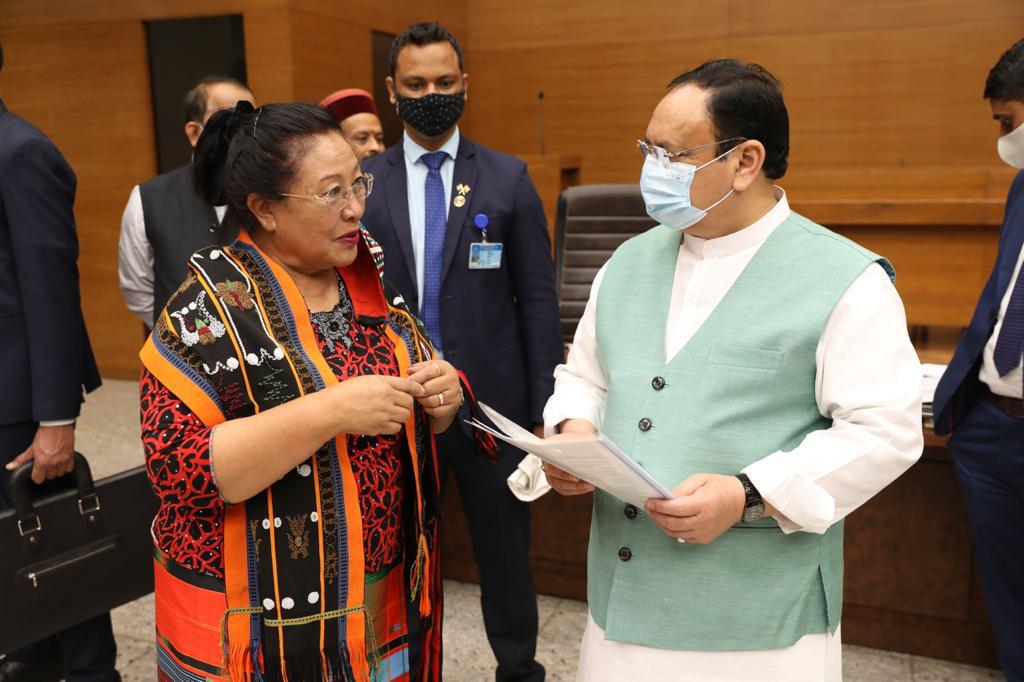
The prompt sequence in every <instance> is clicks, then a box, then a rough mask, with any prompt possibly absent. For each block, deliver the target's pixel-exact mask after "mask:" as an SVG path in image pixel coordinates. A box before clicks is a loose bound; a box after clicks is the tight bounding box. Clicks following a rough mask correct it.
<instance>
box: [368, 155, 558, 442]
mask: <svg viewBox="0 0 1024 682" xmlns="http://www.w3.org/2000/svg"><path fill="white" fill-rule="evenodd" d="M363 167H364V169H365V170H366V171H367V172H369V173H372V174H373V176H374V186H373V192H372V194H371V195H370V196H369V197H368V198H367V200H366V213H365V214H364V215H363V224H364V225H365V226H366V228H367V229H368V230H369V231H370V232H371V233H372V234H373V236H374V238H375V239H376V240H377V241H378V242H380V245H381V247H382V248H383V249H384V277H385V279H387V280H388V281H389V282H390V283H391V284H392V285H393V286H394V287H395V288H396V289H397V290H398V291H399V292H401V294H402V296H403V297H404V298H405V300H406V301H407V302H408V303H409V306H410V308H411V309H412V310H419V297H418V292H417V287H416V264H415V261H414V259H413V251H412V233H411V231H410V226H409V197H408V191H407V188H406V172H405V156H404V152H403V148H402V144H401V143H399V144H397V145H395V146H393V147H391V148H390V149H387V150H386V151H384V152H383V153H381V154H378V155H376V156H374V157H371V158H370V159H367V160H366V161H364V162H363ZM459 185H467V186H469V188H470V190H469V192H468V193H467V194H466V195H465V196H466V203H465V205H463V206H461V207H459V206H456V205H455V204H454V203H451V204H450V205H449V208H448V223H447V231H446V232H445V243H444V261H443V270H442V280H441V294H440V298H441V300H440V311H441V337H442V338H441V345H442V347H443V348H444V355H445V359H446V360H448V361H449V362H451V363H452V364H453V365H454V366H455V367H456V368H457V369H460V370H462V371H464V372H465V373H466V376H467V377H468V379H469V382H470V384H471V385H472V387H473V391H474V393H475V394H476V397H477V398H478V399H480V400H482V401H483V402H485V403H487V404H488V405H491V406H492V407H494V408H495V409H497V410H498V411H499V412H501V413H502V414H504V415H505V416H507V417H509V418H510V419H512V420H514V421H516V422H517V423H518V424H520V425H522V426H525V427H527V428H529V427H530V426H532V424H535V423H541V422H542V421H543V417H542V415H543V411H544V404H545V403H546V402H547V400H548V398H549V397H550V396H551V393H552V392H553V390H554V377H553V372H554V369H555V366H556V365H557V364H558V363H560V362H561V361H562V340H561V331H560V328H559V317H558V296H557V294H556V292H555V277H554V266H553V264H552V260H551V240H550V238H549V237H548V231H547V221H546V219H545V218H544V208H543V206H542V205H541V201H540V197H539V196H538V195H537V190H536V188H534V186H533V182H532V181H531V180H530V176H529V174H528V173H527V171H526V164H525V163H523V162H522V161H521V160H519V159H516V158H515V157H513V156H509V155H508V154H502V153H500V152H496V151H494V150H492V149H488V148H487V147H485V146H483V145H480V144H476V143H474V142H471V141H469V140H467V139H466V138H465V137H464V136H463V137H462V138H461V140H460V142H459V151H458V155H457V157H456V159H455V173H454V177H453V180H452V196H453V197H454V196H457V192H456V187H458V186H459ZM451 200H452V198H449V201H451ZM481 213H482V214H484V215H486V216H487V219H488V221H489V225H488V227H487V240H488V241H489V242H492V243H494V242H501V243H502V244H504V247H503V254H502V259H501V268H500V269H496V270H470V269H469V245H470V244H471V243H473V242H479V241H481V235H480V230H478V229H476V227H474V225H473V218H474V217H475V216H477V215H478V214H481Z"/></svg>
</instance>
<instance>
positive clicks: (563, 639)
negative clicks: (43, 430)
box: [77, 381, 1004, 682]
mask: <svg viewBox="0 0 1024 682" xmlns="http://www.w3.org/2000/svg"><path fill="white" fill-rule="evenodd" d="M77 445H78V449H79V450H80V451H81V452H83V453H85V454H86V456H88V457H89V461H90V463H91V464H92V469H93V473H94V474H95V475H96V476H97V477H103V476H108V475H110V474H112V473H116V472H118V471H122V470H124V469H126V468H130V467H134V466H139V465H141V464H142V452H141V447H140V445H139V421H138V402H137V396H136V385H135V383H134V382H129V381H107V382H106V383H105V385H104V386H103V387H102V388H100V389H99V390H98V391H96V392H95V393H93V394H91V395H90V396H89V400H88V401H87V402H86V405H85V407H84V409H83V412H82V417H81V419H79V423H78V429H77ZM445 602H446V603H445V630H444V646H445V660H444V669H445V680H446V681H447V682H485V681H486V680H489V679H493V667H494V659H493V657H492V655H491V652H490V649H489V647H488V645H487V638H486V636H485V635H484V627H483V620H482V618H481V616H480V606H479V604H480V601H479V590H478V588H477V586H476V585H471V584H466V583H455V582H448V583H446V585H445ZM538 607H539V610H540V637H539V641H538V645H537V658H538V660H539V661H540V662H541V663H543V664H544V666H545V668H547V671H548V680H550V681H551V682H563V681H571V680H574V679H575V670H576V657H577V654H578V652H579V642H580V637H581V636H582V634H583V627H584V624H585V622H586V613H587V612H586V604H584V603H582V602H577V601H572V600H568V599H557V598H555V597H546V596H541V597H540V599H539V603H538ZM113 617H114V632H115V634H116V635H117V641H118V668H119V670H120V671H121V674H122V676H123V677H124V680H125V682H151V681H152V680H153V679H154V678H155V669H154V665H155V662H154V656H155V654H154V651H153V643H152V640H153V596H152V595H149V596H148V597H144V598H142V599H140V600H138V601H136V602H133V603H131V604H128V605H126V606H123V607H121V608H119V609H117V610H115V611H114V614H113ZM752 679H756V678H752ZM843 679H844V680H845V682H983V681H984V682H998V681H1001V680H1004V678H1003V676H1002V674H1001V673H999V672H998V671H995V670H988V669H985V668H975V667H971V666H964V665H958V664H955V663H948V662H946V661H939V660H935V659H930V658H922V657H920V656H911V655H909V654H899V653H893V652H889V651H881V650H878V649H866V648H864V647H858V646H852V645H844V646H843Z"/></svg>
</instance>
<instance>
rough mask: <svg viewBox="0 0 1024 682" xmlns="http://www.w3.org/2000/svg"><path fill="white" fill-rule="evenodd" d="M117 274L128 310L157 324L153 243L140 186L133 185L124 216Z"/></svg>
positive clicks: (149, 323) (146, 321)
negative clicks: (154, 303)
mask: <svg viewBox="0 0 1024 682" xmlns="http://www.w3.org/2000/svg"><path fill="white" fill-rule="evenodd" d="M117 251H118V258H117V277H118V280H119V282H120V285H121V296H122V297H124V302H125V305H127V306H128V310H130V311H132V312H133V313H135V315H136V316H137V317H138V318H139V319H140V320H142V321H143V322H145V323H146V325H147V326H149V327H152V326H153V245H152V244H150V243H149V239H147V238H146V222H145V219H144V218H143V214H142V194H141V193H140V192H139V186H138V185H136V186H135V187H133V188H132V192H131V194H130V195H128V204H127V205H126V206H125V207H124V214H123V215H122V216H121V236H120V238H119V239H118V244H117Z"/></svg>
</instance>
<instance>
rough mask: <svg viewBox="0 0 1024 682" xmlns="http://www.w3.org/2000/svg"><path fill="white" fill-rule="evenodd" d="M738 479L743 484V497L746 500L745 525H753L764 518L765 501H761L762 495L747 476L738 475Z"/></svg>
mask: <svg viewBox="0 0 1024 682" xmlns="http://www.w3.org/2000/svg"><path fill="white" fill-rule="evenodd" d="M736 478H738V479H740V483H742V484H743V495H744V496H745V498H746V499H745V500H744V501H743V518H742V519H741V521H743V523H753V522H754V521H760V520H761V518H762V517H763V516H764V500H763V499H761V493H759V492H757V488H755V487H754V484H753V483H751V482H750V479H749V478H748V477H747V475H746V474H736Z"/></svg>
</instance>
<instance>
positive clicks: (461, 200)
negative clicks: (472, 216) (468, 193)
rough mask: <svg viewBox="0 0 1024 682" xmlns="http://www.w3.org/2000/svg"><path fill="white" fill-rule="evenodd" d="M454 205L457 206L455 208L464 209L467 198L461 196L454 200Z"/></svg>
mask: <svg viewBox="0 0 1024 682" xmlns="http://www.w3.org/2000/svg"><path fill="white" fill-rule="evenodd" d="M452 203H453V204H455V208H462V207H463V206H465V205H466V197H464V196H462V195H461V194H459V195H458V196H456V197H455V198H454V199H452Z"/></svg>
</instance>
